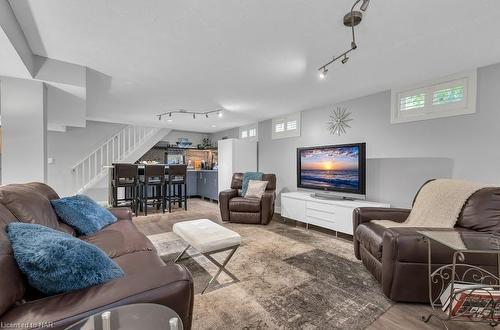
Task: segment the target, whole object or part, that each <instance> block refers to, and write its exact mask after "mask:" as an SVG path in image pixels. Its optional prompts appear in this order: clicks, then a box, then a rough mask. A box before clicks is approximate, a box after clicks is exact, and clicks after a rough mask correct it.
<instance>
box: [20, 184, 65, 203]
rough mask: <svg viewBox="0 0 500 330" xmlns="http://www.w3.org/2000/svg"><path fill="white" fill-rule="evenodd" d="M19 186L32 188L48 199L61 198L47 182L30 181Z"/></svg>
mask: <svg viewBox="0 0 500 330" xmlns="http://www.w3.org/2000/svg"><path fill="white" fill-rule="evenodd" d="M19 186H23V187H27V188H30V189H32V190H34V191H36V192H37V193H39V194H40V195H42V196H44V197H45V198H47V199H48V200H51V199H58V198H59V195H58V194H57V193H56V192H55V190H54V189H52V188H51V187H50V186H48V185H46V184H45V183H41V182H29V183H22V184H19Z"/></svg>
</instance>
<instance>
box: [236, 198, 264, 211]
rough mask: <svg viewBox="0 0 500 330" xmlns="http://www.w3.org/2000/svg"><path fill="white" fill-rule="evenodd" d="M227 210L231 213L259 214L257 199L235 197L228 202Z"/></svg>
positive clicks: (258, 201) (258, 200)
mask: <svg viewBox="0 0 500 330" xmlns="http://www.w3.org/2000/svg"><path fill="white" fill-rule="evenodd" d="M229 210H230V211H233V212H260V199H259V198H245V197H235V198H232V199H231V200H229Z"/></svg>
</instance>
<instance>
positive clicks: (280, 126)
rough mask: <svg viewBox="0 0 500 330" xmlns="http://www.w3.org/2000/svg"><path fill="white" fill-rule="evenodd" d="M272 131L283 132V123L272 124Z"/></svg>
mask: <svg viewBox="0 0 500 330" xmlns="http://www.w3.org/2000/svg"><path fill="white" fill-rule="evenodd" d="M274 131H275V132H277V133H278V132H284V131H285V123H277V124H276V125H275V126H274Z"/></svg>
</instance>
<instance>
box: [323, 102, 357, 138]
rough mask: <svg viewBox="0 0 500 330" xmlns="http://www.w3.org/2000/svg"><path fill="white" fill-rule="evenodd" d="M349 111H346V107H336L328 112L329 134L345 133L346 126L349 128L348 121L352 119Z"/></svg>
mask: <svg viewBox="0 0 500 330" xmlns="http://www.w3.org/2000/svg"><path fill="white" fill-rule="evenodd" d="M350 116H351V113H350V112H347V108H341V107H337V108H336V109H334V110H333V111H332V113H331V114H330V119H329V120H328V129H329V130H330V134H332V135H338V136H340V135H341V134H345V133H346V129H347V128H351V126H350V125H349V122H351V121H352V118H350Z"/></svg>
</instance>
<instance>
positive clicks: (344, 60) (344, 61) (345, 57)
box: [342, 55, 349, 64]
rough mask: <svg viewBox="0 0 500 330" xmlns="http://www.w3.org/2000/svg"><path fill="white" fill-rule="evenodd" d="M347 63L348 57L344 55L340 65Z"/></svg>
mask: <svg viewBox="0 0 500 330" xmlns="http://www.w3.org/2000/svg"><path fill="white" fill-rule="evenodd" d="M348 61H349V57H347V55H345V56H344V58H343V59H342V64H346V63H347V62H348Z"/></svg>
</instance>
